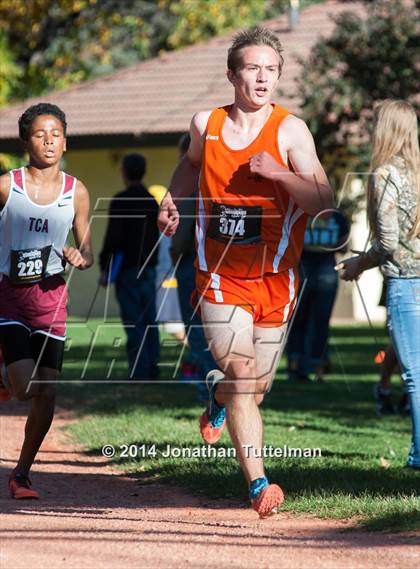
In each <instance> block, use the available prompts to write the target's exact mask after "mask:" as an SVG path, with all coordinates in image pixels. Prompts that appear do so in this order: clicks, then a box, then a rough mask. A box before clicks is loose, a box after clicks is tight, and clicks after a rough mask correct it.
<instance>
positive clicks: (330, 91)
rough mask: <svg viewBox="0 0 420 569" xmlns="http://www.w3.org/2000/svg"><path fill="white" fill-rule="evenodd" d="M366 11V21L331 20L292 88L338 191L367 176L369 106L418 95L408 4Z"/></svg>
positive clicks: (412, 11)
mask: <svg viewBox="0 0 420 569" xmlns="http://www.w3.org/2000/svg"><path fill="white" fill-rule="evenodd" d="M367 10H368V15H367V18H366V19H362V18H360V17H359V16H357V15H355V14H354V13H351V12H346V13H343V14H341V15H340V16H339V17H338V18H336V28H335V31H334V33H333V34H332V36H331V37H330V38H329V39H327V40H323V41H320V42H318V43H317V44H316V46H315V47H314V48H313V50H312V52H311V55H310V57H309V59H308V60H307V61H305V62H302V63H303V70H302V74H301V77H300V79H299V82H298V86H299V91H298V92H299V93H300V95H301V96H302V111H303V115H302V116H303V118H304V120H306V122H307V123H308V126H309V128H310V130H311V132H312V133H313V135H314V137H315V142H316V145H317V149H318V153H319V155H320V158H321V161H322V163H323V164H324V166H325V167H326V169H327V171H328V174H329V175H330V176H331V179H332V181H333V183H334V185H335V186H336V187H339V184H340V183H342V182H343V179H344V174H345V173H346V172H347V171H360V170H366V169H367V166H368V160H369V134H370V131H371V128H372V108H373V106H374V103H375V101H379V100H383V99H386V98H398V99H406V100H409V101H411V102H413V103H415V102H416V95H417V94H418V92H419V87H420V84H419V74H418V69H419V67H418V66H419V52H418V38H419V33H418V32H419V29H418V23H417V22H418V14H417V17H416V8H415V5H414V3H413V2H412V3H411V4H410V3H407V2H402V1H400V0H378V1H377V2H374V3H372V4H371V5H369V6H368V7H367ZM417 101H418V99H417Z"/></svg>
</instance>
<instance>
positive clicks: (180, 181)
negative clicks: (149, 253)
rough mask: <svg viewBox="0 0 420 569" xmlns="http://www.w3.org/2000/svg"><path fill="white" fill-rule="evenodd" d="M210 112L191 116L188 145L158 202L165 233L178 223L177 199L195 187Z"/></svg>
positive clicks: (192, 190)
mask: <svg viewBox="0 0 420 569" xmlns="http://www.w3.org/2000/svg"><path fill="white" fill-rule="evenodd" d="M210 113H211V111H202V112H199V113H196V114H195V115H194V116H193V118H192V120H191V126H190V136H191V142H190V146H189V148H188V150H187V152H186V154H185V155H184V156H183V157H182V158H181V160H180V161H179V162H178V165H177V167H176V168H175V171H174V173H173V175H172V179H171V183H170V184H169V190H168V192H167V193H166V195H165V197H164V198H163V200H162V203H161V204H160V211H159V216H158V226H159V229H160V230H161V231H162V232H164V233H165V234H166V235H169V236H171V235H173V234H174V233H175V232H176V229H177V227H178V224H179V215H178V210H177V208H176V202H177V200H179V199H182V198H184V197H186V196H190V195H191V194H192V193H193V192H194V191H195V190H196V189H197V186H198V179H199V176H200V167H201V155H202V152H203V139H204V133H205V130H206V126H207V121H208V118H209V116H210Z"/></svg>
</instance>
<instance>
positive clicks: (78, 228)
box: [63, 180, 93, 270]
mask: <svg viewBox="0 0 420 569" xmlns="http://www.w3.org/2000/svg"><path fill="white" fill-rule="evenodd" d="M74 211H75V214H74V221H73V235H74V240H75V242H76V248H75V247H64V250H63V253H64V258H65V260H66V261H67V262H68V263H70V265H73V266H74V267H76V268H78V269H81V270H83V269H88V268H89V267H90V266H92V264H93V254H92V241H91V235H90V225H89V192H88V191H87V189H86V187H85V185H84V184H83V183H82V182H81V181H80V180H78V181H77V185H76V192H75V196H74Z"/></svg>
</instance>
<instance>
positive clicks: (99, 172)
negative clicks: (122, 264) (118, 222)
mask: <svg viewBox="0 0 420 569" xmlns="http://www.w3.org/2000/svg"><path fill="white" fill-rule="evenodd" d="M131 152H140V153H141V154H143V155H144V156H145V157H146V159H147V172H146V176H145V179H144V183H145V185H146V186H148V187H149V186H151V185H152V184H159V185H162V186H165V187H167V186H168V184H169V181H170V178H171V174H172V172H173V169H174V167H175V165H176V162H177V159H178V152H177V149H176V147H170V146H168V147H160V148H140V147H139V148H122V149H119V150H77V151H72V150H69V151H68V152H67V153H66V155H65V163H64V169H65V170H66V171H67V172H68V173H69V174H72V175H74V176H76V177H77V178H79V179H80V180H82V182H83V183H84V184H85V185H86V187H87V188H88V190H89V194H90V202H91V232H92V242H93V251H94V255H95V264H94V266H93V267H92V268H90V269H89V270H87V271H78V270H74V271H70V273H69V275H68V279H69V292H70V302H69V314H70V317H72V316H75V317H81V318H86V317H87V316H88V315H90V316H101V315H105V314H106V315H107V316H108V317H115V316H117V315H118V307H117V304H116V302H115V299H114V291H113V287H112V288H111V290H110V291H109V293H108V294H107V293H106V291H105V290H104V289H102V288H101V289H98V285H97V283H98V278H99V268H98V255H99V252H100V250H101V247H102V242H103V238H104V234H105V230H106V224H107V219H106V217H107V216H106V211H107V209H108V205H109V198H111V197H112V196H113V195H114V194H116V193H117V192H120V191H121V190H122V189H123V188H124V185H123V182H122V179H121V176H120V163H121V159H122V157H123V156H124V155H125V154H127V153H131ZM101 198H103V199H101ZM69 242H71V239H70V240H69Z"/></svg>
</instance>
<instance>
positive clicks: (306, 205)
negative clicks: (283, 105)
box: [250, 115, 334, 215]
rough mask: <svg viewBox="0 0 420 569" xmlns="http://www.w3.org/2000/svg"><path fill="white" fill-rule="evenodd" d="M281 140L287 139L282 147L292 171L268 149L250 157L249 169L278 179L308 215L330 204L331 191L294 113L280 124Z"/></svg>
mask: <svg viewBox="0 0 420 569" xmlns="http://www.w3.org/2000/svg"><path fill="white" fill-rule="evenodd" d="M280 140H281V141H283V142H285V143H286V144H285V150H286V151H287V156H288V160H289V161H290V164H291V165H292V168H293V172H291V171H290V170H287V169H286V168H284V167H283V166H282V165H281V164H279V163H278V162H277V161H276V160H275V159H274V158H273V156H271V154H269V153H268V152H260V153H259V154H256V155H255V156H253V157H252V158H251V160H250V168H251V171H252V172H254V173H256V174H260V175H261V176H263V177H264V178H268V179H271V180H273V181H276V182H278V183H279V184H280V186H281V187H282V188H283V189H285V190H286V191H287V192H288V193H289V194H290V195H291V197H292V198H293V200H294V201H295V202H296V203H297V205H298V206H299V207H300V208H302V209H303V210H304V211H305V212H306V213H308V214H310V215H316V214H317V213H319V212H320V211H322V210H325V209H331V208H333V207H334V205H333V204H334V196H333V191H332V189H331V186H330V184H329V182H328V178H327V176H326V174H325V172H324V169H323V167H322V166H321V163H320V161H319V159H318V156H317V153H316V149H315V144H314V140H313V138H312V135H311V133H310V132H309V129H308V127H307V126H306V124H305V123H304V121H302V120H301V119H298V118H297V117H295V116H293V115H290V116H289V117H287V119H285V120H284V121H283V123H282V124H281V125H280V128H279V141H280Z"/></svg>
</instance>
